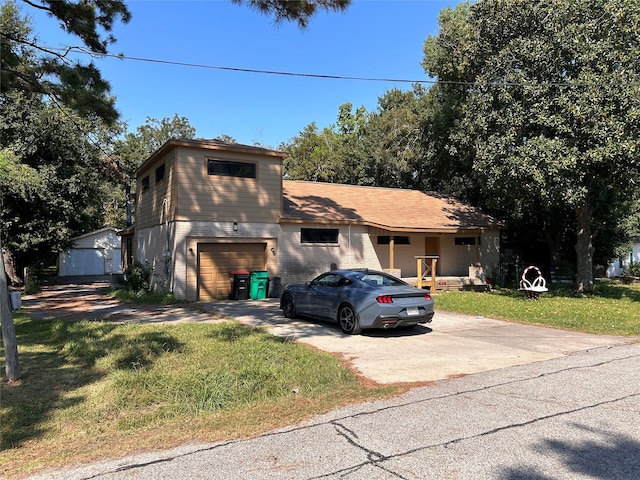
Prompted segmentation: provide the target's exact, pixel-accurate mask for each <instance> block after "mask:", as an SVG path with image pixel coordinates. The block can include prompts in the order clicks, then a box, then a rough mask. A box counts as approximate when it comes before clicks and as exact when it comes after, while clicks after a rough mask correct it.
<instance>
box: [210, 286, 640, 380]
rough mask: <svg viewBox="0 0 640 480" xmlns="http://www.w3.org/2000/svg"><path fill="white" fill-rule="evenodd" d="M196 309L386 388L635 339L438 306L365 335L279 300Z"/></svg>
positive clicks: (239, 302) (558, 355) (214, 304)
mask: <svg viewBox="0 0 640 480" xmlns="http://www.w3.org/2000/svg"><path fill="white" fill-rule="evenodd" d="M199 305H200V306H201V307H202V308H203V309H204V310H205V311H207V312H210V313H214V314H216V315H222V316H225V317H230V318H234V319H236V320H238V321H241V322H243V323H246V324H250V325H255V326H261V327H264V328H266V329H267V330H268V331H269V332H270V333H272V334H273V335H277V336H279V337H285V338H290V339H292V340H295V341H298V342H302V343H306V344H308V345H311V346H313V347H315V348H318V349H320V350H323V351H326V352H331V353H335V354H338V355H341V356H343V358H344V359H345V360H347V361H348V362H350V363H351V365H352V366H353V368H355V369H356V370H358V371H359V372H360V374H361V375H363V376H364V377H366V378H368V379H369V380H372V381H374V382H377V383H381V384H384V383H396V382H411V383H414V382H418V383H422V382H433V381H436V380H442V379H446V378H452V377H459V376H463V375H468V374H471V373H478V372H484V371H488V370H495V369H500V368H505V367H511V366H515V365H525V364H529V363H533V362H539V361H544V360H550V359H553V358H558V357H562V356H564V355H567V354H569V353H572V352H577V351H583V350H589V349H591V348H595V347H603V346H611V345H621V344H625V343H632V342H634V341H637V340H638V339H637V338H629V337H613V336H602V335H591V334H586V333H576V332H567V331H563V330H556V329H551V328H543V327H535V326H528V325H520V324H515V323H510V322H504V321H500V320H493V319H490V318H484V317H473V316H469V315H461V314H456V313H450V312H442V311H438V310H437V299H436V315H435V317H434V319H433V322H432V323H430V324H428V326H418V327H416V328H413V329H402V330H373V331H364V333H363V334H361V335H346V334H344V333H342V331H341V330H340V328H339V327H338V326H337V324H332V323H322V322H317V321H314V320H308V319H295V320H290V319H287V318H284V316H283V315H282V311H281V310H280V309H279V307H278V300H276V299H266V300H248V301H220V302H210V303H200V304H199Z"/></svg>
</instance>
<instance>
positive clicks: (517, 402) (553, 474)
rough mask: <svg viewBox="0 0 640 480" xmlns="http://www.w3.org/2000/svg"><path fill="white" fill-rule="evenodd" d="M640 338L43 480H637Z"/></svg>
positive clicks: (639, 474) (59, 473)
mask: <svg viewBox="0 0 640 480" xmlns="http://www.w3.org/2000/svg"><path fill="white" fill-rule="evenodd" d="M639 360H640V344H632V345H618V346H614V347H598V348H594V349H592V350H587V351H582V352H577V353H573V354H570V355H567V356H564V357H560V358H555V359H551V360H545V361H541V362H534V363H531V364H528V365H521V366H515V367H508V368H502V369H497V370H491V371H486V372H482V373H477V374H473V375H468V376H465V377H461V378H453V379H448V380H442V381H437V382H435V383H434V384H433V385H430V386H426V387H419V388H414V389H412V390H410V391H408V392H407V393H406V394H404V395H402V396H399V397H397V398H394V399H392V400H387V401H380V402H375V403H365V404H359V405H352V406H349V407H347V408H343V409H339V410H335V411H332V412H330V413H328V414H326V415H322V416H318V417H316V418H313V419H311V420H310V421H309V422H306V423H303V424H299V425H294V426H291V427H289V428H285V429H282V430H278V431H274V432H271V433H268V434H266V435H262V436H260V437H257V438H252V439H248V440H236V441H230V442H222V443H214V444H206V445H188V446H184V447H181V448H178V449H174V450H169V451H159V452H154V453H150V454H145V455H139V456H134V457H128V458H124V459H120V460H115V461H106V462H104V463H100V464H94V465H91V466H89V467H85V468H80V469H76V470H73V469H67V470H65V471H56V472H52V473H50V474H48V475H39V476H35V477H32V478H34V479H35V478H38V479H64V480H79V479H100V480H116V479H123V480H124V479H144V480H147V479H148V480H152V479H153V480H162V479H167V480H169V479H171V480H180V479H247V480H261V479H309V480H310V479H348V480H373V479H411V480H425V479H460V480H462V479H474V480H475V479H505V480H516V479H530V480H547V479H594V478H595V479H625V480H632V479H633V480H637V479H638V478H640V428H639V419H640V373H639V372H640V369H639V368H638V366H639Z"/></svg>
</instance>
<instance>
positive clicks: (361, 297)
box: [280, 269, 434, 334]
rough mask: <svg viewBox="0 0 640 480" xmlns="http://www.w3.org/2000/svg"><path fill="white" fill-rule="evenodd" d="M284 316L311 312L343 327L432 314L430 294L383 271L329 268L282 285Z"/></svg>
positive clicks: (396, 323) (405, 321) (352, 330)
mask: <svg viewBox="0 0 640 480" xmlns="http://www.w3.org/2000/svg"><path fill="white" fill-rule="evenodd" d="M280 308H281V309H282V312H283V314H284V316H285V317H287V318H294V317H295V316H301V317H312V318H317V319H320V320H329V321H333V322H337V323H338V324H340V328H342V331H344V332H345V333H349V334H357V333H360V331H361V330H362V329H365V328H395V327H405V326H406V327H411V326H415V325H417V324H419V323H429V322H430V321H431V320H432V319H433V313H434V312H433V299H432V298H431V295H430V292H429V290H421V289H419V288H416V287H413V286H411V285H409V284H408V283H406V282H404V281H402V280H400V279H399V278H396V277H394V276H392V275H389V274H387V273H383V272H378V271H375V270H360V269H358V270H332V271H330V272H326V273H323V274H322V275H320V276H318V277H316V278H315V279H313V280H311V281H310V282H306V283H294V284H289V285H286V286H285V287H284V289H283V291H282V295H281V296H280Z"/></svg>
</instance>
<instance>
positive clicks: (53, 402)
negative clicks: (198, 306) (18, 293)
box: [0, 313, 406, 478]
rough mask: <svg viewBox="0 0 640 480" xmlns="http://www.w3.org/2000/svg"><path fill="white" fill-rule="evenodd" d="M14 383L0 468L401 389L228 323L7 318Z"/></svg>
mask: <svg viewBox="0 0 640 480" xmlns="http://www.w3.org/2000/svg"><path fill="white" fill-rule="evenodd" d="M14 322H15V325H16V333H17V337H18V345H19V354H20V364H21V368H22V375H21V381H20V382H19V383H17V384H12V385H8V384H3V385H2V392H1V395H2V397H1V400H2V402H1V405H0V415H1V417H2V422H1V424H0V472H1V474H0V476H1V475H2V474H4V475H5V476H6V478H10V477H12V476H19V475H22V474H25V473H29V472H33V471H36V470H38V469H41V468H44V467H47V466H56V465H62V464H65V463H68V462H70V461H74V462H76V461H91V460H95V459H99V458H105V457H112V456H118V455H124V454H129V453H133V452H136V451H140V450H144V449H149V448H158V447H159V446H163V447H170V446H173V445H178V444H180V443H184V442H190V441H196V442H209V441H219V440H225V439H230V438H241V437H246V436H251V435H257V434H260V433H263V432H265V431H268V430H271V429H273V428H277V427H282V426H286V425H290V424H292V423H295V422H298V421H300V420H302V419H304V418H306V417H309V416H311V415H314V414H318V413H320V412H325V411H328V410H330V409H333V408H336V407H338V406H341V405H345V404H348V403H352V402H357V401H363V400H368V399H373V398H383V397H386V396H389V395H393V394H396V393H398V392H399V391H400V390H401V389H403V388H406V386H398V385H396V386H385V387H379V386H375V385H367V384H365V382H364V381H363V380H362V379H360V378H359V377H358V376H357V375H356V374H355V373H353V372H352V371H351V370H350V369H349V368H348V366H347V365H346V364H343V363H342V361H341V360H340V359H339V358H336V357H334V356H331V355H329V354H325V353H323V352H319V351H317V350H314V349H311V348H308V347H306V346H304V345H302V344H297V343H294V342H291V341H288V340H285V339H282V338H278V337H274V336H272V335H269V334H267V333H266V332H265V331H264V330H262V329H257V328H253V327H250V326H246V325H242V324H239V323H236V322H232V321H228V322H222V323H206V324H202V323H198V324H195V323H194V324H179V325H171V326H166V325H165V326H158V325H149V324H129V325H115V324H109V323H101V322H90V321H80V322H68V321H42V320H32V319H30V318H28V317H27V316H26V315H24V314H23V313H17V314H15V315H14Z"/></svg>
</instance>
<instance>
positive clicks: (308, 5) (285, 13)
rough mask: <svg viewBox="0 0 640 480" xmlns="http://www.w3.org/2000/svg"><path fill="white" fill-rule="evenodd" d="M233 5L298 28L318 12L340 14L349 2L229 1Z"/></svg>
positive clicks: (314, 0) (340, 0) (322, 0)
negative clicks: (247, 6)
mask: <svg viewBox="0 0 640 480" xmlns="http://www.w3.org/2000/svg"><path fill="white" fill-rule="evenodd" d="M231 1H232V2H233V3H235V4H238V5H242V4H247V5H249V6H250V7H251V8H253V9H254V10H257V11H258V12H260V13H263V14H265V15H273V17H274V19H275V22H276V23H280V22H284V21H287V22H289V21H295V22H297V23H298V25H299V26H300V28H306V27H307V26H308V25H309V21H310V20H311V17H313V16H314V15H315V14H316V13H317V12H318V10H321V9H322V10H327V11H331V10H333V11H336V12H341V11H344V10H346V9H347V7H348V6H349V4H350V3H351V0H306V1H298V0H296V1H292V0H231Z"/></svg>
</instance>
